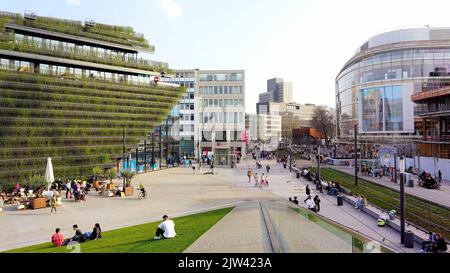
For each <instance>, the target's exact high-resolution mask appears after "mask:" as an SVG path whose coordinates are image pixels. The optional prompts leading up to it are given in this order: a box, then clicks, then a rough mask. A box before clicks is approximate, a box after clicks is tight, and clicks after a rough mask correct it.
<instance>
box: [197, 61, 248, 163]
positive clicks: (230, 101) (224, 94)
mask: <svg viewBox="0 0 450 273" xmlns="http://www.w3.org/2000/svg"><path fill="white" fill-rule="evenodd" d="M196 83H197V85H196V86H197V89H196V90H197V92H196V97H195V98H196V99H195V106H194V108H195V109H196V110H195V118H194V119H195V139H196V144H195V145H196V149H195V150H196V151H195V152H196V156H197V157H199V158H202V159H206V158H211V159H213V160H214V164H215V165H218V166H229V165H231V162H232V161H234V160H236V158H238V157H241V156H243V155H244V154H245V144H244V141H243V139H244V138H243V136H244V134H245V71H244V70H197V71H196Z"/></svg>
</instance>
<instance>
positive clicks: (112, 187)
mask: <svg viewBox="0 0 450 273" xmlns="http://www.w3.org/2000/svg"><path fill="white" fill-rule="evenodd" d="M115 188H116V184H114V183H112V184H108V185H106V189H107V190H114V189H115Z"/></svg>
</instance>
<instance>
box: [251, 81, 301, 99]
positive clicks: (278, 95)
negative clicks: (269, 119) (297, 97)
mask: <svg viewBox="0 0 450 273" xmlns="http://www.w3.org/2000/svg"><path fill="white" fill-rule="evenodd" d="M293 101H294V97H293V84H292V83H291V82H285V81H284V80H283V79H282V78H273V79H270V80H267V92H264V93H261V94H259V102H260V103H268V102H284V103H291V102H293Z"/></svg>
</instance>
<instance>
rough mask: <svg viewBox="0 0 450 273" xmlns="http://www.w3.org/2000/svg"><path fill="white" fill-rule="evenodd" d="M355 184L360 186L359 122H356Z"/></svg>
mask: <svg viewBox="0 0 450 273" xmlns="http://www.w3.org/2000/svg"><path fill="white" fill-rule="evenodd" d="M354 130H355V186H358V124H355V128H354Z"/></svg>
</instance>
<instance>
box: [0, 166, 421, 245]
mask: <svg viewBox="0 0 450 273" xmlns="http://www.w3.org/2000/svg"><path fill="white" fill-rule="evenodd" d="M268 163H269V164H270V165H271V167H272V169H271V171H270V173H269V181H270V187H269V188H265V189H259V188H255V187H254V186H253V185H254V182H253V181H252V182H251V183H248V178H247V176H246V173H247V168H248V167H249V166H250V167H253V166H254V164H253V163H252V162H251V161H248V162H247V161H244V162H243V163H241V164H238V165H237V168H234V169H226V168H223V169H222V168H215V171H216V172H217V174H216V175H214V176H211V175H199V174H193V171H192V169H190V168H182V167H181V168H174V169H169V170H163V171H158V172H153V173H147V174H141V175H138V176H136V178H135V179H134V180H133V184H134V185H135V186H136V185H138V184H139V183H140V182H143V184H144V185H145V187H146V189H147V191H148V192H149V198H148V199H145V200H138V198H137V194H135V196H134V197H128V198H106V197H101V196H96V195H95V192H92V193H90V194H89V195H88V197H87V198H88V200H87V202H84V203H75V202H73V201H71V200H66V199H65V198H63V206H62V207H60V208H58V211H59V213H58V214H54V215H50V208H47V209H42V210H36V211H33V210H27V211H16V210H14V209H13V208H12V207H11V208H6V210H5V211H4V212H3V213H0V230H2V233H0V251H3V250H8V249H14V248H18V247H22V246H27V245H33V244H37V243H42V242H48V241H49V239H50V236H51V234H52V233H53V232H54V229H55V228H56V227H59V228H61V230H62V233H63V235H64V236H65V237H71V236H72V235H73V231H72V225H73V224H78V225H79V226H80V228H81V229H82V230H83V231H88V230H91V229H92V227H93V225H94V224H95V223H100V224H101V226H102V229H103V230H105V231H106V230H111V229H116V228H120V227H125V226H131V225H137V224H142V223H148V222H154V221H159V220H160V219H161V216H162V215H163V214H168V215H169V216H171V217H176V216H182V215H187V214H192V213H197V212H202V211H208V210H212V209H217V208H222V207H229V206H236V208H235V209H234V210H233V211H232V212H231V213H230V214H228V215H227V216H225V217H224V218H223V219H222V220H221V221H219V222H218V223H217V224H216V225H215V226H214V227H212V228H211V229H210V230H209V231H208V232H206V233H205V234H204V235H203V236H201V237H200V238H199V240H197V242H195V243H194V244H193V245H192V246H191V247H190V248H189V249H187V250H186V251H187V252H268V239H267V234H266V233H265V232H264V226H263V223H262V222H261V215H260V214H259V211H258V209H257V208H256V207H255V201H259V200H265V199H271V198H272V199H273V195H276V196H278V197H280V198H282V199H285V200H287V199H288V197H293V196H298V197H299V200H300V202H302V201H303V199H304V198H305V197H306V195H305V185H306V183H307V182H306V181H304V180H303V179H296V178H295V176H294V174H293V173H289V169H283V168H282V167H281V165H279V164H276V163H275V162H273V161H271V162H268ZM263 164H264V166H265V164H267V162H263ZM298 167H300V166H298ZM254 171H257V172H259V173H260V174H261V173H262V172H265V169H261V170H254ZM311 193H312V194H314V195H315V194H316V193H315V191H314V189H311ZM320 197H321V199H322V203H321V207H322V209H321V212H320V214H321V215H323V216H325V217H327V218H329V219H331V220H334V221H336V222H338V223H341V224H343V225H344V226H347V227H349V228H350V229H352V230H354V231H357V232H359V233H361V234H364V235H365V236H367V237H369V238H371V239H373V240H375V241H379V242H381V241H383V243H384V244H386V245H387V246H389V247H391V248H393V249H395V250H397V251H399V252H416V251H417V249H418V248H417V247H416V249H405V248H403V247H402V246H401V244H400V243H399V234H398V233H397V232H396V231H394V230H393V229H391V228H388V227H386V228H379V227H378V226H377V225H376V221H375V219H373V218H372V217H370V216H369V215H367V214H365V213H363V212H358V211H356V210H355V209H354V208H353V207H352V206H351V205H349V204H345V205H344V207H338V206H336V200H335V197H334V198H333V197H331V196H325V195H320ZM148 232H149V237H150V236H153V233H154V230H149V231H148ZM311 236H314V234H311ZM230 238H233V239H230Z"/></svg>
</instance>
